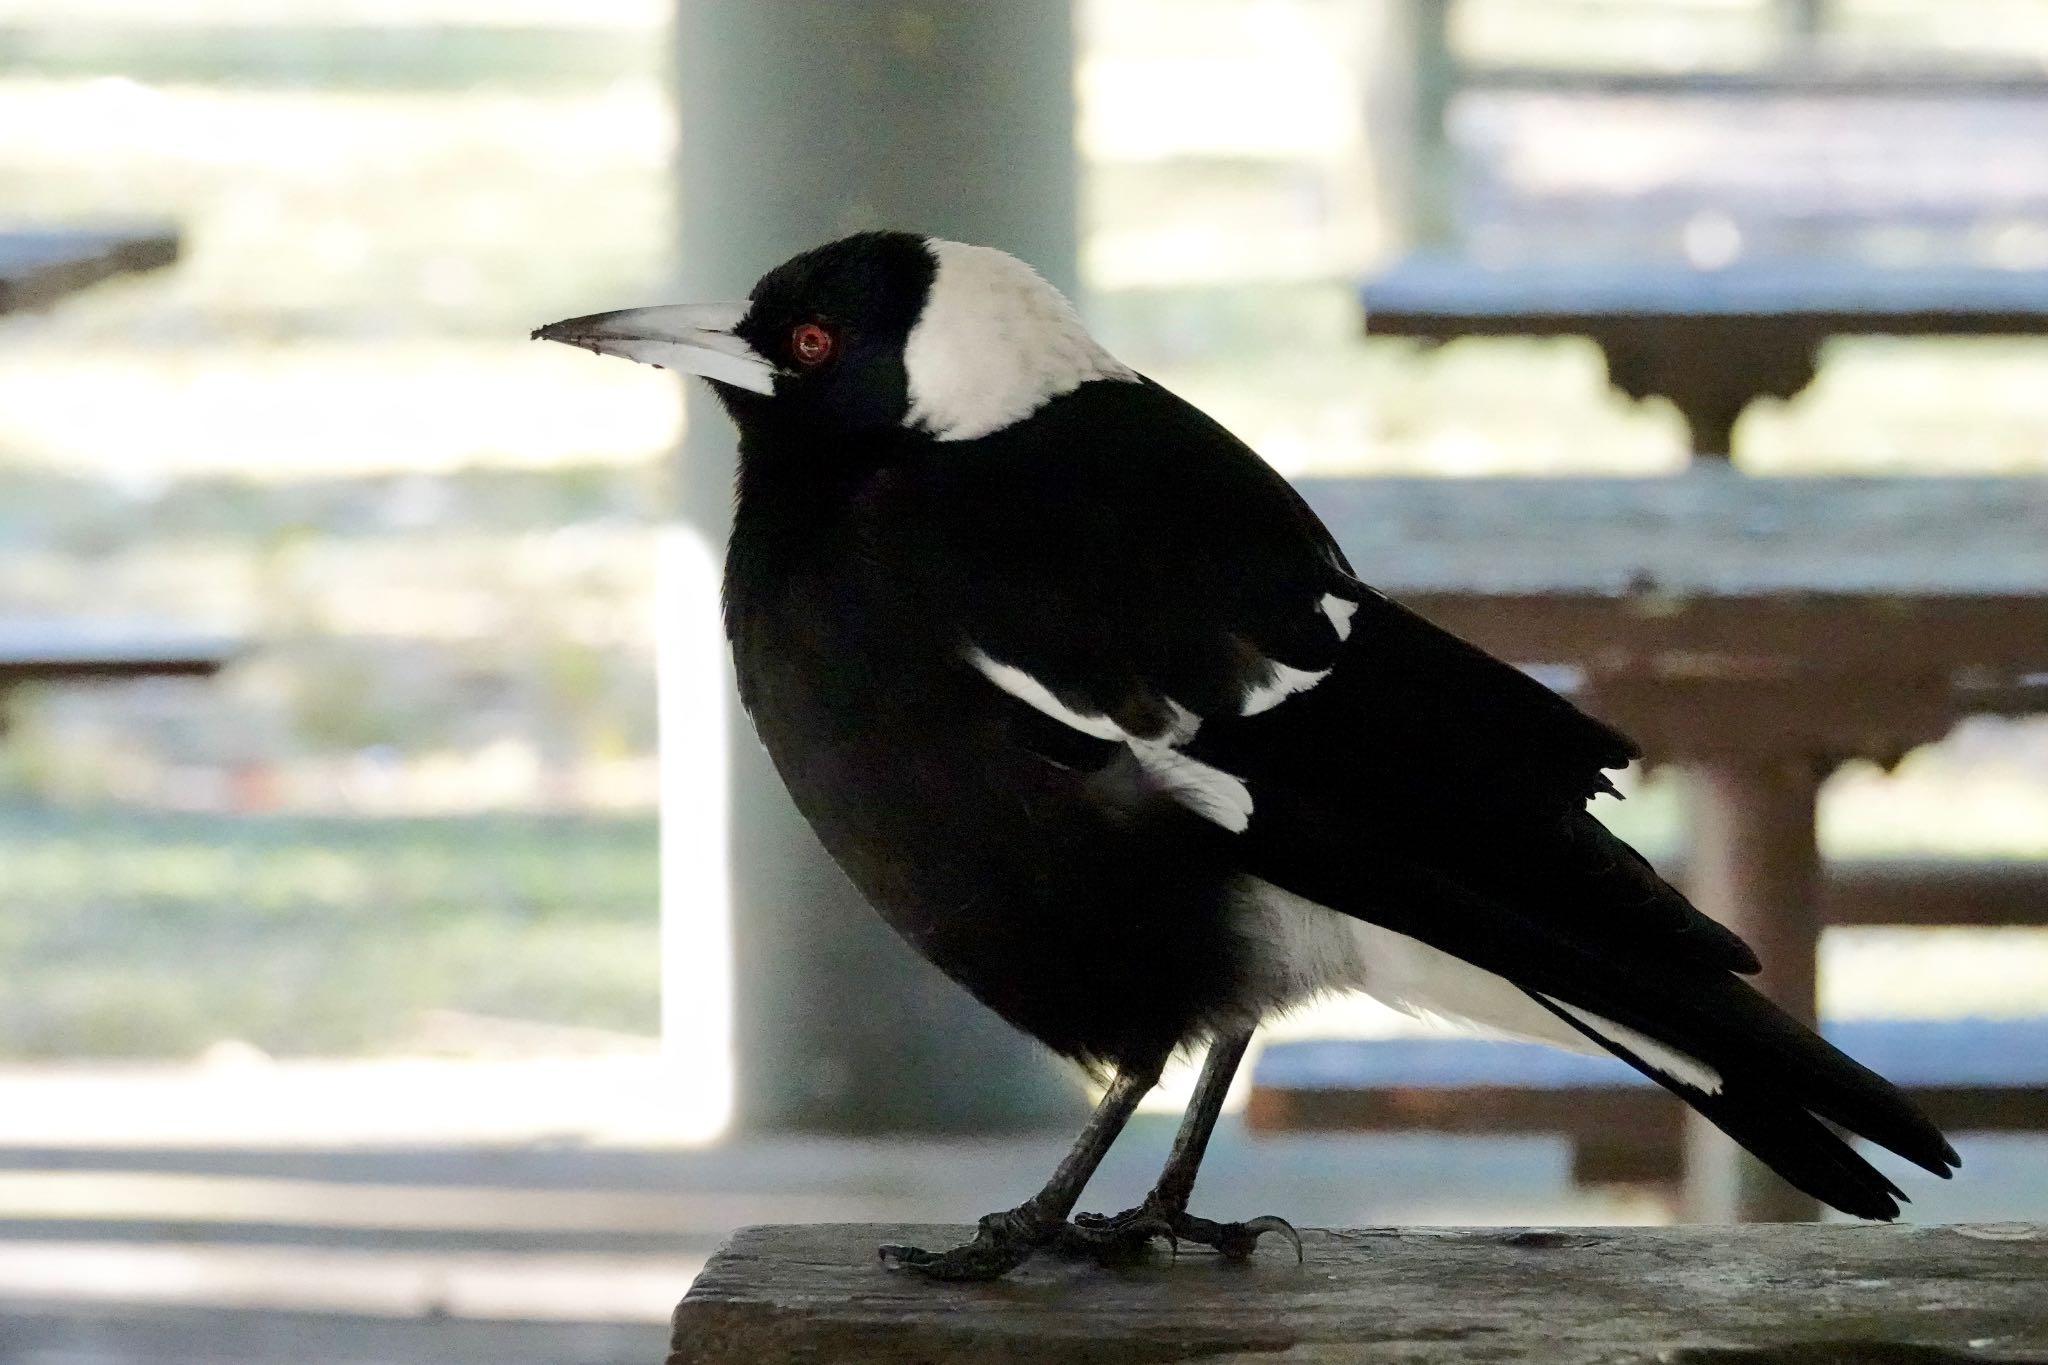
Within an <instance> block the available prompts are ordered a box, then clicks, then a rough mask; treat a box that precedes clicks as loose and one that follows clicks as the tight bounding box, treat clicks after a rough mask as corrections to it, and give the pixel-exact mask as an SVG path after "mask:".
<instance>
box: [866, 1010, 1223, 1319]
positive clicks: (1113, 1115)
mask: <svg viewBox="0 0 2048 1365" xmlns="http://www.w3.org/2000/svg"><path fill="white" fill-rule="evenodd" d="M1240 1051H1242V1048H1241V1047H1240ZM1165 1061H1166V1059H1165V1058H1164V1057H1162V1058H1160V1059H1159V1060H1158V1061H1156V1062H1154V1063H1152V1065H1151V1066H1150V1067H1148V1068H1145V1069H1142V1070H1135V1071H1120V1072H1118V1073H1117V1077H1116V1079H1115V1080H1114V1081H1112V1082H1110V1086H1109V1091H1108V1093H1106V1094H1105V1095H1103V1097H1102V1103H1100V1104H1098V1105H1096V1106H1095V1112H1094V1113H1093V1114H1091V1115H1089V1116H1088V1122H1087V1124H1086V1125H1085V1126H1083V1127H1082V1129H1081V1135H1080V1136H1079V1137H1078V1138H1076V1139H1075V1140H1074V1145H1073V1147H1072V1148H1071V1149H1070V1150H1069V1151H1068V1152H1067V1154H1066V1156H1065V1157H1063V1158H1061V1160H1060V1164H1059V1165H1058V1166H1057V1167H1055V1168H1054V1170H1053V1173H1052V1179H1050V1180H1048V1181H1046V1182H1045V1188H1044V1189H1041V1190H1040V1191H1039V1192H1038V1193H1037V1194H1034V1195H1032V1196H1031V1197H1030V1198H1029V1199H1027V1200H1025V1201H1024V1202H1023V1203H1021V1204H1019V1205H1018V1206H1017V1207H1016V1208H1014V1209H1007V1210H1005V1211H1003V1212H1001V1213H991V1214H989V1215H988V1216H986V1217H985V1218H983V1219H982V1220H981V1223H980V1225H979V1226H978V1227H977V1228H976V1230H975V1234H974V1240H973V1241H971V1242H965V1243H962V1244H961V1245H960V1246H956V1247H953V1248H951V1249H950V1250H947V1251H925V1250H923V1249H922V1248H919V1247H908V1246H885V1247H882V1248H880V1251H879V1254H880V1255H881V1258H882V1264H883V1265H886V1266H888V1267H889V1268H890V1269H891V1270H913V1271H916V1272H917V1273H919V1274H921V1275H927V1276H930V1277H931V1278H933V1279H936V1280H992V1279H994V1278H995V1277H996V1276H998V1275H1001V1274H1003V1273H1004V1272H1005V1271H1008V1270H1011V1269H1014V1268H1015V1267H1016V1266H1018V1265H1019V1264H1021V1263H1022V1262H1023V1260H1024V1258H1025V1257H1027V1256H1029V1255H1030V1254H1031V1253H1032V1252H1033V1251H1035V1250H1037V1249H1038V1248H1039V1247H1043V1246H1051V1245H1053V1244H1055V1243H1060V1242H1063V1241H1064V1240H1065V1238H1066V1236H1067V1235H1068V1234H1069V1233H1071V1232H1072V1229H1071V1228H1069V1227H1068V1226H1067V1221H1066V1220H1067V1215H1068V1214H1069V1213H1072V1212H1073V1210H1074V1205H1075V1203H1076V1202H1078V1201H1079V1200H1080V1198H1081V1191H1082V1189H1083V1188H1085V1187H1086V1186H1087V1184H1088V1181H1089V1178H1090V1177H1092V1176H1093V1175H1094V1174H1095V1168H1096V1167H1098V1166H1100V1165H1101V1164H1102V1158H1103V1157H1104V1156H1106V1155H1107V1154H1108V1152H1109V1148H1110V1144H1111V1143H1113V1142H1115V1141H1116V1139H1117V1134H1119V1133H1121V1132H1123V1130H1124V1125H1125V1124H1127V1123H1129V1122H1130V1119H1131V1114H1132V1112H1133V1111H1134V1110H1136V1109H1137V1107H1138V1101H1139V1100H1141V1099H1143V1098H1144V1097H1145V1092H1146V1091H1148V1090H1150V1089H1151V1088H1152V1087H1153V1086H1155V1085H1157V1084H1158V1083H1159V1072H1160V1068H1161V1067H1162V1066H1163V1065H1164V1064H1165ZM1228 1083H1229V1080H1228V1077H1226V1078H1225V1085H1226V1086H1227V1085H1228ZM1203 1136H1204V1139H1205V1140H1206V1138H1207V1134H1204V1135H1203ZM1177 1147H1178V1144H1176V1149H1177ZM1195 1155H1196V1160H1197V1161H1199V1160H1200V1159H1201V1153H1200V1151H1199V1150H1197V1152H1196V1154H1195ZM1189 1179H1190V1183H1192V1180H1193V1177H1192V1176H1190V1177H1189Z"/></svg>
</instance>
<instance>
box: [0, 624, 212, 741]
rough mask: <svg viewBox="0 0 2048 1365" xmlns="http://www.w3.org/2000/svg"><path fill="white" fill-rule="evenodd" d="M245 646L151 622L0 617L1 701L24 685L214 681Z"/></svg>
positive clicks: (0, 715) (2, 720) (0, 717)
mask: <svg viewBox="0 0 2048 1365" xmlns="http://www.w3.org/2000/svg"><path fill="white" fill-rule="evenodd" d="M240 648H241V645H240V642H239V641H237V640H235V639H234V638H232V637H230V636H226V635H220V634H211V633H206V632H202V631H193V630H179V629H175V628H171V627H166V626H163V625H160V624H157V623H153V622H147V621H122V620H112V619H102V620H80V619H74V618H70V617H63V618H53V617H18V616H17V617H8V616H0V701H4V700H5V699H6V697H7V694H8V693H10V692H12V691H13V690H14V689H15V688H16V687H19V686H21V685H22V684H24V683H36V682H81V681H120V680H124V679H132V678H205V677H211V676H212V675H213V674H215V673H218V672H219V671H220V670H221V669H222V668H224V667H226V666H227V665H228V663H229V662H231V661H232V660H233V659H234V657H235V655H236V654H237V653H238V652H239V651H240ZM5 724H6V715H5V713H4V712H0V729H4V728H5Z"/></svg>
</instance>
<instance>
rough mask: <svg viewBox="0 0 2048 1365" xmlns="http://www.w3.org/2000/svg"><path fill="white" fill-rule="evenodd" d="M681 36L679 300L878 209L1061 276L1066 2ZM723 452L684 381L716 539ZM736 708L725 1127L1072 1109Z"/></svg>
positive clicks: (1071, 214)
mask: <svg viewBox="0 0 2048 1365" xmlns="http://www.w3.org/2000/svg"><path fill="white" fill-rule="evenodd" d="M675 42H676V52H677V69H676V82H677V97H678V103H679V106H680V111H681V119H682V141H681V162H680V167H679V180H680V186H679V188H680V192H681V196H682V199H681V237H682V250H681V275H682V278H681V284H682V288H681V290H680V292H679V294H678V297H679V298H683V299H707V300H709V299H732V298H739V297H742V296H743V295H744V294H745V292H746V290H747V288H748V287H749V286H750V285H751V284H752V283H753V282H754V280H755V279H756V278H757V277H758V276H759V275H760V274H761V273H762V272H764V271H765V270H767V269H768V268H769V267H770V266H773V265H775V264H777V263H778V262H780V261H782V260H783V259H785V258H786V257H788V256H791V255H794V254H795V253H796V252H798V251H801V250H803V249H805V248H807V247H811V246H815V245H817V244H819V243H821V242H825V241H828V240H830V239H832V238H834V237H838V236H842V235H844V234H846V233H849V232H854V231H858V230H861V229H864V228H876V227H895V228H904V229H908V230H911V231H918V232H928V233H932V234H935V235H939V236H944V237H952V238H957V239H960V240H964V241H971V242H979V243H983V244H986V245H989V246H997V247H1001V248H1003V249H1004V250H1007V251H1011V252H1014V253H1016V254H1017V255H1019V256H1021V257H1023V258H1024V259H1026V260H1028V261H1030V262H1031V263H1032V264H1033V265H1035V266H1037V267H1038V268H1039V270H1041V271H1042V272H1044V274H1045V275H1046V276H1047V277H1048V278H1049V279H1051V280H1052V281H1053V282H1054V283H1056V284H1058V285H1060V286H1061V287H1063V288H1067V289H1070V290H1071V289H1072V288H1073V287H1074V285H1075V283H1076V262H1075V253H1076V239H1077V229H1076V224H1075V163H1074V145H1073V143H1074V97H1073V32H1072V18H1071V15H1070V13H1069V9H1068V5H1067V4H1066V3H1065V0H1031V2H1030V3H1017V4H1011V3H990V2H989V0H678V5H677V10H676V31H675ZM732 444H733V435H732V429H731V427H730V426H729V425H728V424H727V422H726V420H725V418H724V415H723V414H722V413H721V412H720V411H719V410H718V408H717V405H716V403H715V402H714V401H712V400H711V399H710V397H709V395H708V394H706V393H705V392H703V390H702V386H701V385H693V386H692V391H691V393H690V397H689V424H688V435H687V437H686V439H685V442H684V450H683V457H682V467H681V477H680V492H681V501H682V512H683V516H684V518H685V519H686V520H687V521H688V522H689V523H690V524H691V526H693V527H694V528H695V529H696V530H697V531H698V532H699V533H701V534H702V535H703V536H704V537H706V539H707V540H709V541H710V542H711V543H712V544H714V545H716V546H718V547H720V549H721V552H722V547H723V545H724V539H725V535H726V532H727V529H728V526H729V516H730V500H731V480H732ZM706 614H707V615H708V608H707V609H706ZM702 628H703V629H705V630H710V629H713V628H714V626H713V625H712V623H711V622H710V621H709V620H706V621H704V623H703V626H702ZM732 709H733V712H734V721H733V724H732V726H731V730H730V735H731V746H732V747H731V753H730V759H731V771H730V784H731V785H730V790H731V804H730V810H731V816H730V818H731V829H732V834H731V841H730V846H731V854H732V863H731V895H732V907H733V921H732V948H731V952H732V961H733V968H734V987H733V989H734V1002H733V1048H734V1054H735V1062H736V1066H737V1077H736V1093H735V1096H734V1101H735V1119H736V1121H737V1122H738V1123H739V1124H740V1125H742V1126H744V1127H750V1128H777V1129H787V1128H801V1129H812V1130H827V1131H839V1132H876V1131H891V1130H926V1131H931V1130H980V1129H995V1128H1006V1127H1021V1126H1026V1125H1035V1124H1042V1123H1047V1122H1061V1121H1065V1120H1066V1119H1067V1118H1068V1117H1069V1116H1070V1115H1073V1114H1078V1113H1079V1112H1081V1110H1080V1105H1079V1099H1078V1088H1077V1086H1076V1084H1075V1082H1074V1080H1073V1079H1072V1078H1071V1077H1070V1076H1069V1074H1068V1073H1067V1071H1066V1070H1065V1069H1064V1068H1063V1067H1061V1066H1060V1065H1059V1064H1058V1063H1056V1062H1054V1061H1053V1059H1052V1058H1051V1057H1050V1056H1049V1055H1048V1054H1046V1053H1045V1052H1044V1051H1043V1050H1042V1049H1040V1048H1039V1047H1038V1046H1037V1045H1036V1044H1035V1043H1032V1042H1030V1041H1029V1040H1027V1039H1024V1038H1022V1037H1021V1036H1020V1035H1017V1034H1015V1033H1013V1032H1011V1031H1010V1030H1009V1028H1008V1027H1007V1026H1006V1025H1004V1024H1002V1023H1000V1022H999V1021H998V1020H996V1018H995V1017H994V1016H993V1015H991V1014H989V1013H988V1012H987V1011H986V1010H984V1009H982V1007H981V1006H980V1005H978V1004H976V1003H975V1002H974V1001H972V1000H971V999H970V998H969V997H968V996H967V995H966V994H965V993H964V992H963V991H961V990H960V989H959V988H958V987H956V986H954V985H953V984H952V983H951V982H949V981H946V980H945V979H944V978H942V977H941V976H940V975H939V974H938V973H937V972H936V971H935V970H933V969H932V968H930V967H928V966H926V965H925V964H924V963H923V962H922V961H921V960H919V959H918V958H916V957H915V955H914V954H912V953H911V951H910V950H909V949H908V948H907V947H905V946H904V945H903V944H902V943H900V942H899V941H898V940H897V939H896V938H895V936H894V935H893V934H891V933H890V932H889V931H888V930H887V929H886V928H885V927H884V926H883V925H882V923H881V921H880V920H879V919H878V918H877V917H876V916H875V914H874V912H873V911H872V910H870V909H869V908H868V907H867V906H866V904H865V903H863V902H862V901H861V900H860V899H859V898H858V896H856V895H855V894H854V892H853V890H852V889H851V887H850V886H848V885H847V883H846V882H845V880H844V879H843V878H842V877H841V876H840V874H839V872H838V870H837V869H836V868H835V867H833V866H832V864H831V863H830V861H829V860H828V859H827V858H826V857H825V855H824V853H823V852H822V851H821V850H820V849H819V848H818V846H817V844H816V843H815V841H814V840H813V838H812V836H811V833H810V830H809V828H808V827H807V826H806V825H805V824H804V823H803V821H802V819H801V818H800V817H799V816H798V815H797V814H796V812H795V811H794V809H793V808H792V807H791V806H790V804H789V802H788V800H787V798H786V797H785V796H784V795H783V792H782V788H781V784H780V783H779V782H778V781H777V779H776V778H775V776H774V773H773V771H772V770H771V769H770V768H769V766H768V763H767V760H766V758H765V757H764V756H763V755H762V753H761V750H760V748H759V746H758V744H757V743H756V742H755V740H754V737H753V734H752V731H751V729H750V727H749V726H748V724H747V722H746V721H745V719H744V718H743V717H740V716H738V714H737V712H738V707H737V704H736V703H735V704H734V705H733V708H732ZM691 876H692V870H691V869H690V868H688V867H674V866H671V867H666V868H664V877H665V878H673V879H688V878H690V877H691ZM679 884H683V885H686V884H688V883H687V881H686V880H683V881H680V882H679Z"/></svg>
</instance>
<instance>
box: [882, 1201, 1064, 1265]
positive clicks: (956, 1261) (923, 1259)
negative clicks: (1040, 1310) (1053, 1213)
mask: <svg viewBox="0 0 2048 1365" xmlns="http://www.w3.org/2000/svg"><path fill="white" fill-rule="evenodd" d="M1071 1230H1072V1229H1071V1228H1070V1227H1069V1225H1068V1224H1067V1223H1066V1222H1065V1220H1063V1219H1059V1218H1048V1217H1046V1216H1045V1215H1044V1214H1042V1213H1039V1212H1038V1211H1037V1210H1036V1209H1034V1208H1032V1207H1031V1206H1030V1205H1029V1204H1024V1205H1021V1206H1019V1207H1017V1208H1014V1209H1006V1210H1004V1211H1003V1212H1002V1213H991V1214H989V1215H987V1216H986V1217H984V1218H983V1219H982V1220H981V1222H980V1223H978V1224H977V1225H976V1226H975V1231H974V1240H973V1241H971V1242H962V1243H961V1244H960V1245H959V1246H956V1247H950V1248H948V1249H947V1250H945V1251H926V1250H925V1249H924V1248H923V1247H908V1246H884V1247H877V1248H876V1254H877V1255H879V1256H880V1257H881V1259H882V1264H883V1265H884V1266H886V1267H888V1268H889V1269H890V1270H907V1271H910V1272H911V1273H913V1274H917V1275H922V1276H924V1277H925V1278H927V1279H932V1280H993V1279H995V1278H997V1277H998V1276H1000V1275H1004V1274H1006V1273H1008V1272H1009V1271H1012V1270H1014V1269H1016V1268H1017V1267H1018V1266H1019V1265H1022V1264H1023V1263H1024V1260H1025V1258H1026V1257H1028V1256H1030V1255H1031V1253H1032V1252H1034V1251H1037V1250H1038V1249H1039V1248H1040V1247H1048V1246H1052V1245H1055V1244H1057V1243H1060V1242H1062V1241H1063V1240H1064V1239H1065V1237H1066V1235H1067V1234H1068V1233H1069V1232H1070V1231H1071Z"/></svg>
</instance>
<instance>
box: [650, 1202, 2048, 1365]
mask: <svg viewBox="0 0 2048 1365" xmlns="http://www.w3.org/2000/svg"><path fill="white" fill-rule="evenodd" d="M970 1231H971V1229H968V1228H947V1227H918V1226H912V1227H891V1226H875V1225H868V1224H858V1223H852V1224H849V1223H841V1224H832V1225H824V1226H807V1227H753V1228H742V1229H741V1230H740V1231H739V1232H737V1233H735V1234H734V1235H733V1237H732V1239H731V1240H730V1241H728V1242H727V1243H726V1244H725V1245H724V1246H723V1247H721V1248H720V1249H719V1251H718V1253H717V1254H716V1255H714V1256H713V1257H712V1258H711V1262H710V1264H709V1265H707V1266H706V1267H705V1268H704V1271H703V1273H702V1274H700V1275H699V1276H698V1277H697V1281H696V1283H695V1284H694V1285H693V1286H691V1289H690V1292H689V1295H688V1296H687V1297H686V1298H684V1299H683V1301H682V1303H681V1304H679V1305H678V1306H677V1308H676V1311H675V1318H674V1335H673V1338H672V1341H671V1344H670V1354H669V1357H668V1365H797V1363H798V1362H803V1365H814V1363H815V1362H824V1361H831V1362H834V1365H912V1362H915V1363H916V1365H949V1363H951V1362H958V1365H970V1362H971V1365H1111V1363H1112V1362H1119V1363H1120V1362H1159V1365H1164V1363H1165V1362H1168V1361H1193V1360H1208V1361H1217V1362H1226V1361H1237V1362H1245V1363H1246V1365H1249V1363H1250V1362H1254V1361H1256V1362H1262V1365H1263V1363H1266V1362H1270V1365H1286V1363H1287V1362H1298V1363H1299V1365H1309V1362H1315V1363H1316V1365H1366V1362H1396V1361H1399V1362H1417V1361H1428V1362H1441V1365H1458V1363H1459V1362H1465V1361H1471V1362H1478V1361H1495V1362H1500V1361H1531V1362H1541V1365H1596V1362H1597V1363H1598V1365H1610V1363H1611V1362H1617V1361H1663V1362H1669V1365H1969V1362H1976V1361H1982V1362H1987V1365H1988V1362H1994V1361H2012V1362H2024V1361H2036V1362H2037V1361H2039V1360H2041V1359H2042V1358H2043V1357H2044V1356H2048V1304H2044V1301H2043V1296H2042V1293H2041V1287H2042V1286H2043V1285H2044V1284H2048V1227H2042V1226H2037V1225H2031V1224H2019V1223H1994V1224H1976V1225H1971V1224H1960V1225H1955V1226H1949V1227H1916V1226H1900V1227H1847V1226H1840V1225H1834V1226H1804V1227H1801V1226H1785V1225H1778V1226H1772V1227H1699V1226H1693V1227H1672V1228H1351V1229H1340V1230H1332V1231H1318V1230H1314V1229H1309V1230H1305V1231H1304V1234H1303V1243H1304V1245H1303V1259H1302V1262H1301V1263H1300V1264H1298V1265H1297V1264H1296V1263H1295V1261H1294V1258H1293V1257H1291V1256H1287V1255H1285V1254H1277V1253H1272V1252H1261V1253H1260V1254H1259V1255H1257V1256H1256V1257H1254V1258H1253V1259H1252V1260H1251V1261H1249V1262H1247V1263H1245V1264H1242V1265H1238V1264H1229V1263H1223V1262H1219V1261H1218V1260H1217V1259H1216V1258H1215V1257H1214V1256H1211V1255H1209V1254H1207V1253H1206V1252H1195V1253H1190V1254H1188V1255H1184V1256H1182V1257H1181V1258H1180V1259H1178V1260H1177V1261H1175V1260H1169V1259H1168V1258H1167V1257H1166V1256H1165V1255H1164V1254H1159V1255H1155V1256H1154V1257H1152V1258H1150V1259H1149V1260H1147V1261H1146V1262H1144V1263H1142V1264H1140V1265H1137V1266H1134V1267H1129V1268H1120V1269H1117V1270H1114V1271H1108V1270H1103V1269H1101V1268H1099V1267H1097V1266H1095V1265H1093V1264H1092V1263H1088V1262H1074V1261H1062V1260H1055V1259H1051V1258H1044V1257H1041V1258H1036V1259H1033V1260H1031V1261H1029V1262H1027V1263H1026V1264H1025V1265H1023V1266H1021V1267H1020V1268H1019V1269H1017V1270H1016V1271H1014V1272H1012V1274H1011V1275H1010V1277H1009V1278H1007V1279H1004V1280H1001V1281H998V1282H996V1283H994V1284H984V1285H946V1284H932V1283H929V1282H928V1281H923V1280H916V1279H912V1278H910V1277H908V1276H904V1275H900V1274H892V1273H890V1272H888V1271H885V1270H883V1269H882V1268H881V1267H880V1266H879V1265H877V1264H876V1262H875V1250H874V1249H875V1246H876V1245H877V1244H878V1243H882V1242H913V1243H919V1244H922V1245H926V1246H933V1245H945V1244H947V1243H949V1242H954V1241H957V1240H960V1239H961V1238H964V1237H965V1236H967V1235H968V1233H969V1232H970Z"/></svg>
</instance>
